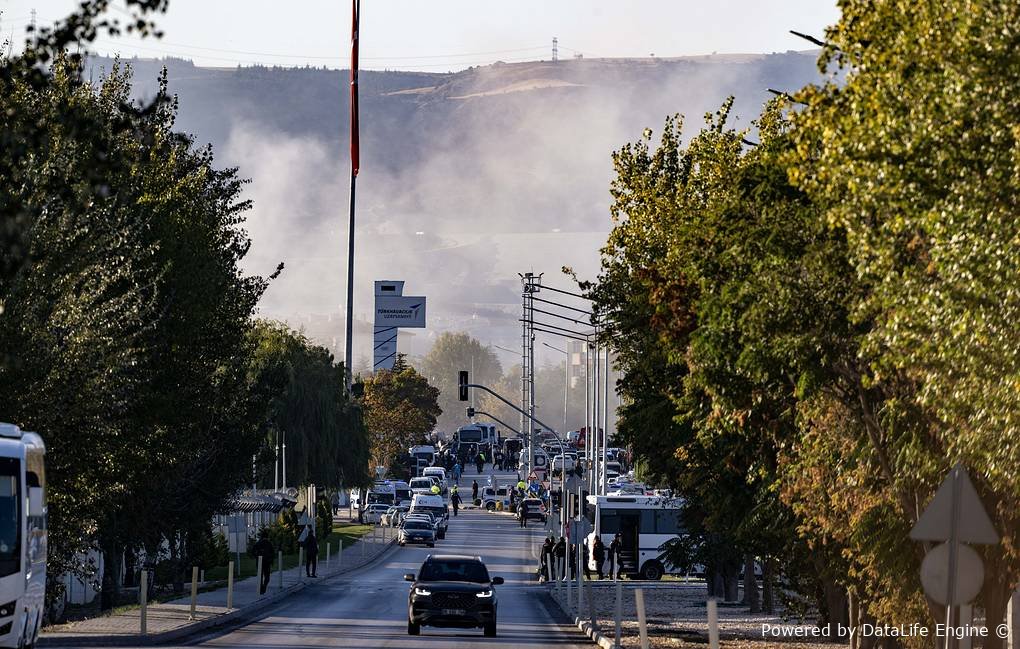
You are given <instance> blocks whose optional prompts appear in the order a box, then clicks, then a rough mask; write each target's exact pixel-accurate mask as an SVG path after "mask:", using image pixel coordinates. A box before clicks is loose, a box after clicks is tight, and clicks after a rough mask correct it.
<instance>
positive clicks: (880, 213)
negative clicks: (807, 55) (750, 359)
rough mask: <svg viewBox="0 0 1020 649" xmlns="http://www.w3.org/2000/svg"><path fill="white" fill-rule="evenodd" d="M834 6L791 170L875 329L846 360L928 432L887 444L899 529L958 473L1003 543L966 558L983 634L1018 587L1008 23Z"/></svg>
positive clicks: (964, 7)
mask: <svg viewBox="0 0 1020 649" xmlns="http://www.w3.org/2000/svg"><path fill="white" fill-rule="evenodd" d="M840 6H841V8H842V17H841V19H840V21H839V22H838V23H837V24H836V25H834V26H833V27H832V28H830V29H829V30H828V32H827V35H826V39H827V42H828V43H829V44H828V45H827V46H826V47H825V48H824V50H823V53H822V56H821V58H820V60H819V65H820V67H822V68H823V69H829V68H836V69H839V70H840V71H841V72H842V75H843V76H844V77H845V82H843V83H836V82H835V81H830V82H828V83H825V84H823V85H817V86H810V87H808V88H805V89H804V90H803V91H801V92H800V93H798V95H797V99H798V100H799V101H803V102H804V103H805V104H806V107H805V108H804V110H802V111H799V112H798V114H797V115H796V116H795V118H794V124H795V125H796V128H795V134H796V137H797V143H796V151H795V155H791V156H790V159H789V161H790V168H791V172H792V174H793V178H794V180H795V181H796V182H797V183H798V184H799V185H800V186H801V187H803V188H804V189H805V190H806V191H808V192H809V193H810V194H811V195H812V196H813V198H814V200H816V201H817V202H818V203H819V204H821V205H824V206H825V207H826V218H827V220H828V222H829V223H830V224H832V225H834V226H838V227H841V228H844V229H845V230H846V233H847V237H848V241H849V250H850V261H851V264H852V266H853V268H854V270H855V272H856V273H857V274H858V275H859V276H860V277H862V278H864V279H865V280H866V281H867V282H869V283H870V284H871V285H872V286H873V290H872V291H870V292H869V294H867V295H866V296H864V297H863V298H862V299H860V300H859V301H858V302H857V303H855V304H854V305H853V308H854V315H855V318H858V319H863V318H868V319H871V320H872V321H873V322H874V326H873V328H872V329H871V330H870V331H869V332H868V334H867V336H866V337H865V338H864V339H863V340H862V341H861V345H860V353H861V354H862V355H863V356H865V357H867V358H868V359H869V360H870V368H869V369H870V370H871V371H872V372H873V374H874V376H875V377H877V378H879V379H885V378H887V377H896V379H897V380H899V381H901V382H909V383H910V384H912V385H914V386H916V389H915V390H913V391H911V392H910V393H908V394H906V395H905V397H906V403H905V404H904V408H905V409H916V410H918V411H920V412H922V413H923V416H925V417H927V418H929V419H930V420H931V421H932V424H933V425H932V426H930V427H928V428H927V429H926V430H925V431H924V436H923V437H920V438H908V439H903V440H899V441H898V442H897V444H896V452H895V454H894V455H892V457H891V462H892V463H894V470H895V471H896V472H897V473H898V474H900V475H898V476H896V480H898V481H901V482H909V483H912V484H913V485H916V489H915V490H914V491H915V493H914V494H913V495H916V499H914V500H910V499H908V498H905V497H904V498H900V499H899V502H896V503H895V504H894V507H896V508H897V509H898V510H899V511H898V512H896V513H897V515H898V516H900V517H902V518H903V519H905V520H906V521H908V522H909V521H912V520H914V519H915V518H916V515H917V507H916V503H918V502H922V503H923V502H925V501H926V500H927V499H928V498H929V497H930V495H931V493H932V492H933V490H934V488H935V487H936V486H937V485H938V483H939V481H940V480H941V477H942V476H943V475H944V474H945V473H946V471H947V470H948V468H949V467H950V466H951V465H952V464H953V463H954V462H955V461H957V460H960V461H962V462H964V464H966V465H967V466H968V468H969V469H970V471H971V474H972V476H973V477H974V478H975V483H976V486H977V487H978V490H979V491H980V493H981V495H982V497H983V499H984V501H985V503H986V507H987V509H989V511H990V512H991V514H992V516H993V520H994V522H995V524H996V528H997V529H998V530H999V532H1000V533H1001V534H1002V535H1003V541H1002V543H1001V544H1000V545H997V546H994V547H990V548H984V549H982V553H983V555H984V560H985V570H986V573H987V574H988V575H989V578H988V579H986V582H985V587H984V590H983V592H982V596H981V601H982V603H983V605H984V608H985V611H986V614H987V624H988V625H989V626H990V627H991V626H994V625H995V624H997V623H998V622H999V621H1000V620H1001V619H1002V616H1003V612H1004V610H1005V604H1006V601H1007V596H1008V594H1009V593H1010V592H1012V590H1013V589H1014V588H1015V587H1016V584H1017V581H1018V579H1020V552H1018V550H1017V548H1018V547H1020V536H1018V535H1020V513H1018V512H1020V476H1018V474H1017V472H1016V471H1014V470H1013V469H1012V468H1008V467H1015V466H1017V464H1018V462H1020V447H1018V445H1017V444H1016V443H1015V440H1016V439H1017V435H1018V433H1020V427H1018V424H1020V408H1018V401H1017V392H1016V387H1015V386H1016V381H1017V377H1018V376H1020V345H1018V336H1020V334H1018V332H1017V329H1016V326H1015V323H1016V321H1017V318H1018V315H1020V295H1018V293H1017V290H1016V287H1017V285H1018V284H1020V249H1018V247H1017V246H1016V245H1015V241H1016V237H1017V234H1018V225H1017V223H1018V222H1017V218H1016V217H1017V203H1016V196H1017V195H1018V194H1017V189H1018V186H1020V179H1018V176H1017V173H1016V151H1017V146H1018V141H1020V132H1018V131H1017V129H1016V115H1017V113H1018V109H1020V97H1018V93H1017V89H1018V86H1020V77H1018V76H1017V70H1018V69H1020V52H1018V50H1017V47H1016V43H1015V37H1014V31H1015V26H1016V24H1017V21H1018V19H1020V7H1018V5H1017V4H1016V3H1015V2H1007V1H1004V0H982V1H980V2H959V1H953V2H943V3H938V5H937V6H936V5H917V4H913V3H908V2H906V1H904V0H894V1H891V2H884V3H878V4H876V3H869V2H863V1H856V0H845V1H843V2H841V3H840ZM839 414H840V413H839V410H838V409H836V408H833V407H829V408H825V409H823V410H822V411H821V412H820V413H819V415H818V416H819V418H821V417H829V418H831V417H834V416H838V415H839ZM879 434H882V435H884V434H885V433H884V431H880V432H879ZM817 441H818V442H819V443H821V442H822V440H817ZM835 451H836V449H835V448H830V449H829V452H830V453H831V452H835ZM908 495H911V494H908ZM914 585H915V586H916V582H914ZM934 613H935V611H933V614H934ZM1000 644H1001V643H1000V640H999V639H997V638H990V639H989V643H988V646H990V647H998V646H1000Z"/></svg>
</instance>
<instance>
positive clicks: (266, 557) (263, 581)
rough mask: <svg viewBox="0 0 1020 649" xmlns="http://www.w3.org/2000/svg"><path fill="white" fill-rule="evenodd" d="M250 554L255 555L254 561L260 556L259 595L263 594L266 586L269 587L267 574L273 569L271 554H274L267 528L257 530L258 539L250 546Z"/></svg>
mask: <svg viewBox="0 0 1020 649" xmlns="http://www.w3.org/2000/svg"><path fill="white" fill-rule="evenodd" d="M251 554H252V556H253V557H255V560H256V561H257V560H258V558H259V557H262V574H261V575H259V577H260V579H259V595H265V594H266V588H268V587H269V575H270V574H271V573H272V571H273V556H274V555H275V554H276V553H275V552H273V542H272V541H270V540H269V530H267V529H263V530H262V531H261V532H259V540H258V541H256V543H255V545H254V546H252V549H251Z"/></svg>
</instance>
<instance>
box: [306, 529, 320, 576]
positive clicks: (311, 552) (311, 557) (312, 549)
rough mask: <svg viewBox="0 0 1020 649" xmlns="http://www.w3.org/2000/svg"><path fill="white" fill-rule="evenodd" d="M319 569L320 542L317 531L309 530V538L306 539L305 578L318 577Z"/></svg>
mask: <svg viewBox="0 0 1020 649" xmlns="http://www.w3.org/2000/svg"><path fill="white" fill-rule="evenodd" d="M318 567H319V540H318V539H317V538H316V537H315V530H314V529H312V528H308V536H306V537H305V576H307V577H316V576H317V575H316V574H315V571H316V568H318Z"/></svg>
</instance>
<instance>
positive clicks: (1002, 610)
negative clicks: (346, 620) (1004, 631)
mask: <svg viewBox="0 0 1020 649" xmlns="http://www.w3.org/2000/svg"><path fill="white" fill-rule="evenodd" d="M996 563H997V562H996ZM993 566H994V564H993ZM1000 574H1001V573H1000ZM983 594H984V598H983V599H984V605H985V628H987V629H989V630H990V631H992V632H990V633H989V634H988V636H987V637H986V638H985V639H984V640H985V641H984V649H1005V646H1006V643H1005V639H1004V638H1000V637H999V636H998V635H997V634H996V633H994V629H997V628H999V625H1001V624H1002V623H1003V622H1005V621H1006V607H1007V606H1008V605H1009V600H1010V597H1011V596H1012V595H1013V589H1012V588H1010V585H1009V584H1006V583H1003V582H1002V580H1001V579H994V580H993V579H988V578H985V590H984V593H983Z"/></svg>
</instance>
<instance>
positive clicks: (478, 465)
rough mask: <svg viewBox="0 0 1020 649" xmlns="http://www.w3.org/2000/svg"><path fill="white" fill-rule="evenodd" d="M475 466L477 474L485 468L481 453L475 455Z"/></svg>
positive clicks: (483, 457)
mask: <svg viewBox="0 0 1020 649" xmlns="http://www.w3.org/2000/svg"><path fill="white" fill-rule="evenodd" d="M475 468H476V469H478V473H479V474H481V472H482V471H484V470H485V456H484V455H482V454H481V453H479V454H478V455H476V456H475Z"/></svg>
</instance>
